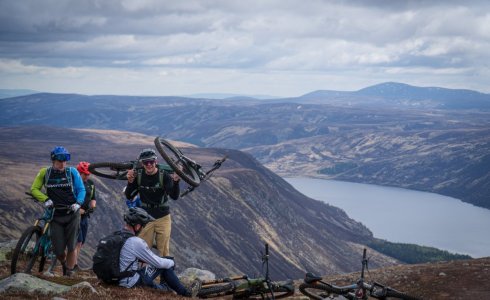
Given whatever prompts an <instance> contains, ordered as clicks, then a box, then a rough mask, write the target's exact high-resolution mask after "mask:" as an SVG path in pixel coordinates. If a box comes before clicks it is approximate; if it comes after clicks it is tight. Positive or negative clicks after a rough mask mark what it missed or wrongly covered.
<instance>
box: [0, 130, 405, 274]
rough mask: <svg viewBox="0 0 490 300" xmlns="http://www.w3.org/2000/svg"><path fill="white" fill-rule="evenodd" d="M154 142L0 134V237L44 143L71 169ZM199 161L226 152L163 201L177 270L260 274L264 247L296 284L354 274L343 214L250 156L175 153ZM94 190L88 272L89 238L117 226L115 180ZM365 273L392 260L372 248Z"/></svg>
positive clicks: (359, 242)
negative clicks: (60, 150) (60, 151)
mask: <svg viewBox="0 0 490 300" xmlns="http://www.w3.org/2000/svg"><path fill="white" fill-rule="evenodd" d="M152 140H153V137H147V136H143V135H138V134H134V133H125V132H116V131H108V132H104V131H93V130H75V129H63V128H51V127H18V128H0V163H2V165H3V168H2V169H1V171H0V197H1V199H2V200H1V202H0V203H1V205H0V213H1V214H2V216H3V217H2V218H1V219H0V225H1V226H0V228H1V229H0V236H1V239H2V241H5V240H9V239H15V238H18V237H19V236H20V233H21V231H22V230H24V229H25V227H26V224H28V223H31V222H32V220H33V219H34V217H35V216H36V215H38V214H39V213H40V210H41V208H40V206H37V204H35V203H33V202H32V201H28V200H22V199H23V198H24V196H23V193H24V191H26V190H27V189H28V188H29V187H30V184H31V183H32V180H33V178H34V176H35V175H36V173H37V172H38V170H39V168H40V167H41V166H45V165H47V164H49V162H50V161H49V152H50V150H51V149H52V147H53V145H59V144H62V145H64V146H65V147H67V148H68V149H69V150H70V152H71V153H72V159H73V162H72V163H76V162H77V161H79V160H87V161H91V162H102V161H116V162H117V161H125V160H131V159H134V158H135V156H136V155H137V153H139V151H140V149H142V148H144V147H148V146H151V145H152ZM183 151H184V152H185V153H186V154H187V155H189V156H190V157H192V158H194V159H195V160H197V161H199V162H202V163H203V165H204V167H206V164H208V167H209V164H211V163H213V162H214V160H215V159H217V158H219V157H221V156H223V155H224V154H226V155H228V160H227V162H226V164H225V165H224V166H223V167H222V168H221V169H220V170H219V171H218V172H216V174H215V175H214V176H213V177H212V178H211V180H209V181H208V182H206V183H205V184H203V185H202V186H200V187H199V188H198V189H196V190H195V191H194V192H192V193H191V194H190V195H188V196H186V197H185V198H183V199H180V200H178V201H176V202H172V218H173V226H172V243H171V253H172V255H175V257H176V259H177V261H178V262H179V265H181V266H182V267H183V268H186V267H197V268H201V269H207V270H210V271H212V272H214V273H216V274H218V275H229V274H230V273H231V274H233V273H242V272H245V273H247V274H258V273H260V272H261V264H260V261H259V251H260V250H261V249H262V248H263V243H264V242H266V241H267V242H268V243H269V244H270V246H271V274H272V275H273V276H275V277H277V278H287V277H289V278H299V277H301V276H302V275H303V274H304V270H312V271H317V272H319V273H323V274H334V273H343V272H350V271H353V270H356V269H357V266H358V261H357V260H358V259H357V256H358V253H360V251H361V250H360V249H361V248H362V247H363V245H364V244H366V243H367V242H368V241H370V240H372V239H373V237H372V233H371V232H370V231H369V230H368V229H367V228H366V227H364V226H363V225H362V224H360V223H358V222H356V221H354V220H352V219H350V218H349V217H348V216H347V215H346V214H345V213H344V212H343V211H342V210H340V209H338V208H335V207H332V206H329V205H326V204H324V203H322V202H319V201H316V200H312V199H309V198H307V197H305V196H304V195H302V194H300V193H299V192H297V191H296V190H294V189H293V188H292V187H291V186H290V185H289V184H288V183H286V182H285V181H284V180H283V179H282V178H280V177H279V176H277V175H275V174H274V173H272V172H271V171H269V170H268V169H266V168H264V167H263V166H262V165H261V164H260V163H259V162H257V161H256V160H255V159H253V158H252V157H251V156H250V155H248V154H245V153H243V152H240V151H236V150H229V149H228V150H226V149H210V148H196V147H191V148H183ZM94 179H95V182H96V186H97V189H98V193H99V199H98V200H99V201H98V204H97V210H96V212H95V214H94V215H93V217H92V218H91V219H90V229H89V235H88V242H87V244H86V247H85V250H84V254H85V256H84V257H85V260H84V265H85V266H87V265H88V266H89V265H90V262H89V260H88V259H87V258H89V257H91V254H92V253H93V247H94V246H95V245H96V241H97V240H98V239H100V238H101V237H102V236H103V235H106V234H107V233H109V232H111V231H113V230H116V229H118V228H120V226H121V215H122V212H123V210H124V207H125V204H124V201H122V200H123V199H122V198H123V196H122V193H121V190H122V187H123V185H124V182H121V181H119V182H118V181H114V180H109V179H100V178H96V177H94ZM372 252H373V254H375V255H373V256H374V258H373V266H384V265H393V264H396V263H397V261H396V260H394V259H392V258H390V257H387V256H385V255H382V254H380V253H377V252H375V251H374V250H372Z"/></svg>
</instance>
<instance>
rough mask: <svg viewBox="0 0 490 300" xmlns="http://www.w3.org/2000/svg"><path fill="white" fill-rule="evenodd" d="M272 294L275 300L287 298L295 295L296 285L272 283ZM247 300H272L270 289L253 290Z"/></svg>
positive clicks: (290, 282) (289, 282) (291, 283)
mask: <svg viewBox="0 0 490 300" xmlns="http://www.w3.org/2000/svg"><path fill="white" fill-rule="evenodd" d="M272 292H273V293H274V299H281V298H286V297H289V296H291V295H293V294H294V285H293V282H292V281H286V282H272ZM244 298H247V299H272V296H271V291H270V290H269V288H265V289H262V288H261V289H259V290H252V291H250V292H249V293H248V294H247V296H246V297H244Z"/></svg>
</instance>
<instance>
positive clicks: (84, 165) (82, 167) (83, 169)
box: [77, 161, 90, 175]
mask: <svg viewBox="0 0 490 300" xmlns="http://www.w3.org/2000/svg"><path fill="white" fill-rule="evenodd" d="M89 166H90V163H88V162H86V161H81V162H79V163H78V165H77V170H78V172H79V173H80V174H86V175H90V171H89V170H88V167H89Z"/></svg>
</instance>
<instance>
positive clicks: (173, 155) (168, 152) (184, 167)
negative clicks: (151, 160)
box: [155, 137, 201, 187]
mask: <svg viewBox="0 0 490 300" xmlns="http://www.w3.org/2000/svg"><path fill="white" fill-rule="evenodd" d="M155 147H156V148H157V150H158V152H159V153H160V155H161V156H162V157H163V159H165V161H166V162H167V163H168V164H169V166H170V167H171V168H172V170H174V172H175V173H177V174H178V175H179V176H180V178H182V179H183V180H184V181H185V182H187V183H188V184H190V185H191V186H194V187H197V186H199V184H200V183H201V179H200V178H199V175H198V173H197V172H198V171H199V170H196V169H194V168H193V167H192V165H191V163H190V162H189V161H188V160H187V159H186V158H185V157H184V155H183V154H182V152H181V151H180V150H179V149H177V148H175V147H174V146H173V145H172V144H170V143H169V142H168V141H166V140H165V139H162V138H160V137H156V138H155Z"/></svg>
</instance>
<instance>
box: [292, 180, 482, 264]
mask: <svg viewBox="0 0 490 300" xmlns="http://www.w3.org/2000/svg"><path fill="white" fill-rule="evenodd" d="M285 180H286V181H288V182H289V183H290V184H291V185H293V186H294V187H295V188H296V189H297V190H298V191H300V192H301V193H302V194H304V195H306V196H308V197H310V198H313V199H317V200H321V201H324V202H327V203H329V204H331V205H334V206H337V207H340V208H342V209H343V210H344V211H345V212H346V213H347V214H348V215H349V216H350V217H351V218H352V219H354V220H357V221H360V222H361V223H363V224H364V225H366V227H368V228H369V229H370V230H371V231H372V232H373V234H374V236H375V237H377V238H381V239H385V240H388V241H391V242H402V243H413V244H418V245H425V246H432V247H436V248H439V249H443V250H447V251H449V252H453V253H461V254H469V255H471V256H472V257H475V258H477V257H486V256H490V233H489V232H490V210H488V209H485V208H480V207H476V206H473V205H471V204H468V203H464V202H462V201H460V200H458V199H455V198H451V197H446V196H442V195H439V194H433V193H426V192H419V191H413V190H407V189H401V188H392V187H383V186H377V185H371V184H360V183H351V182H343V181H335V180H323V179H312V178H285Z"/></svg>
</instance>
